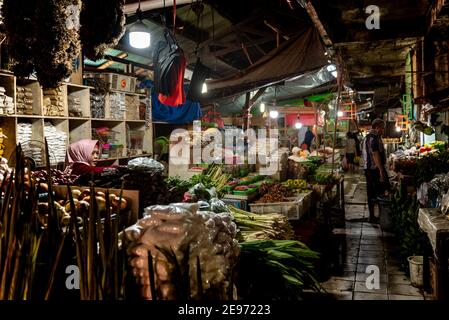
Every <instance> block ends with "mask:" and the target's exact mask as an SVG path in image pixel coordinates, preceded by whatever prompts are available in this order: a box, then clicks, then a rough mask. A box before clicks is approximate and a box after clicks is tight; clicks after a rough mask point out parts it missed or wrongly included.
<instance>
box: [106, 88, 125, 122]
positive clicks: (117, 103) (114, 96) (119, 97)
mask: <svg viewBox="0 0 449 320" xmlns="http://www.w3.org/2000/svg"><path fill="white" fill-rule="evenodd" d="M109 101H110V112H111V115H110V118H111V119H117V120H123V119H124V118H125V111H126V108H127V106H126V104H125V95H124V94H123V93H111V94H109Z"/></svg>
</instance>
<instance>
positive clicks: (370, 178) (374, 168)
mask: <svg viewBox="0 0 449 320" xmlns="http://www.w3.org/2000/svg"><path fill="white" fill-rule="evenodd" d="M384 131H385V121H383V120H382V119H375V120H374V121H373V122H372V129H371V130H370V132H369V133H368V135H367V136H366V138H365V141H364V145H363V160H364V169H365V176H366V191H367V196H368V208H369V215H370V222H374V221H375V217H374V204H375V202H376V200H377V197H378V196H379V195H382V194H383V193H384V192H385V190H387V189H388V186H389V182H388V175H387V171H386V169H385V164H386V162H387V158H386V155H385V149H384V145H383V142H382V135H383V134H384Z"/></svg>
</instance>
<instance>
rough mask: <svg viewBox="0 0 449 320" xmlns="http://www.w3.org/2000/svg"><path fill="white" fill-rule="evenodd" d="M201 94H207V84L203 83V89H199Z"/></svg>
mask: <svg viewBox="0 0 449 320" xmlns="http://www.w3.org/2000/svg"><path fill="white" fill-rule="evenodd" d="M201 93H202V94H204V93H207V83H206V82H204V83H203V87H202V88H201Z"/></svg>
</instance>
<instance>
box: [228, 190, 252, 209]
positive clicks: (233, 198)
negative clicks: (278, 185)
mask: <svg viewBox="0 0 449 320" xmlns="http://www.w3.org/2000/svg"><path fill="white" fill-rule="evenodd" d="M256 197H257V192H255V193H252V194H250V195H247V196H239V195H234V194H227V195H225V196H224V197H223V198H222V199H221V200H222V201H223V202H224V203H226V204H228V205H233V206H234V207H236V208H238V209H242V210H245V211H248V203H249V202H251V201H253V200H254V199H255V198H256Z"/></svg>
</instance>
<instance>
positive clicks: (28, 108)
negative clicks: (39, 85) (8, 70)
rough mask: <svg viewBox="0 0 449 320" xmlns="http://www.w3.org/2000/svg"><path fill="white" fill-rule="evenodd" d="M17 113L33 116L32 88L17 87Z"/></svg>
mask: <svg viewBox="0 0 449 320" xmlns="http://www.w3.org/2000/svg"><path fill="white" fill-rule="evenodd" d="M16 99H17V100H16V103H17V113H18V114H29V115H31V114H33V92H32V91H31V88H27V87H19V86H18V87H17V97H16Z"/></svg>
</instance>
